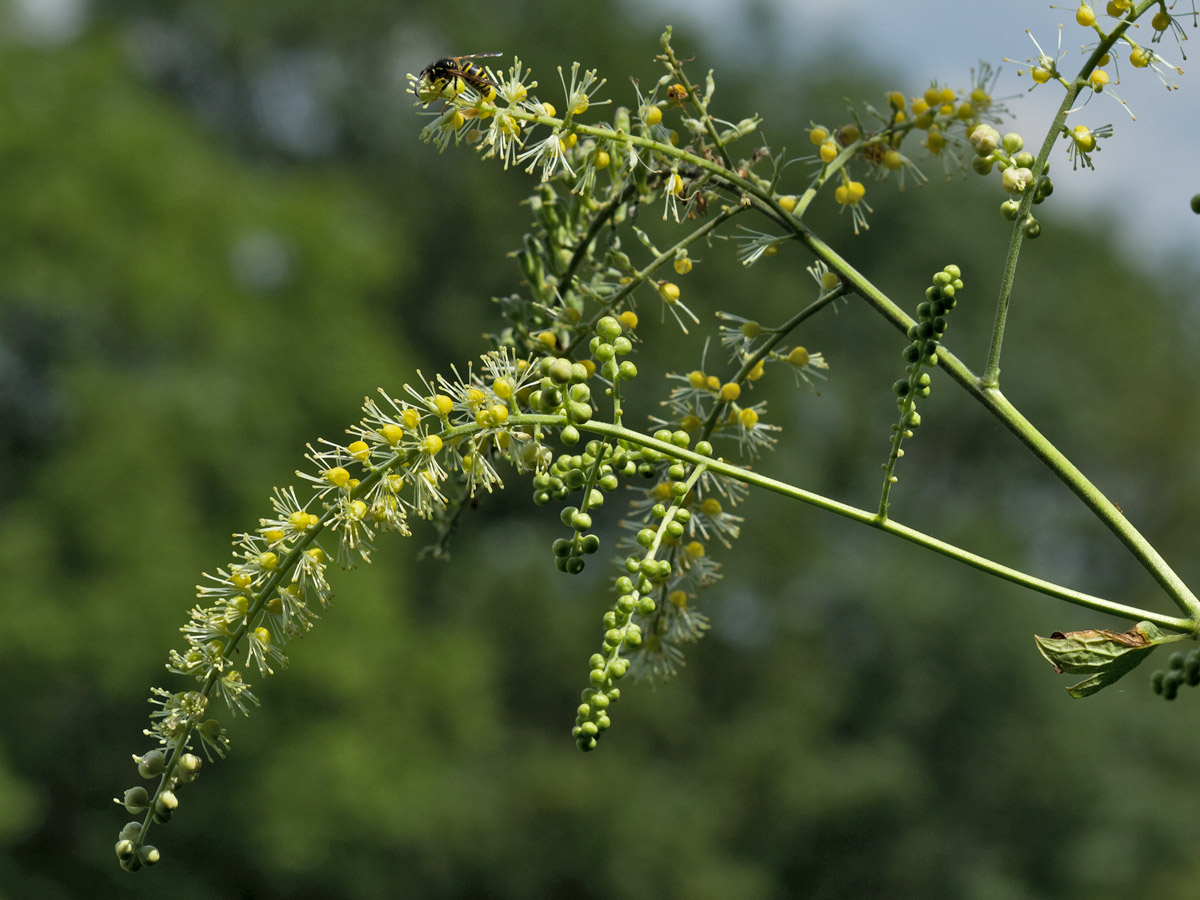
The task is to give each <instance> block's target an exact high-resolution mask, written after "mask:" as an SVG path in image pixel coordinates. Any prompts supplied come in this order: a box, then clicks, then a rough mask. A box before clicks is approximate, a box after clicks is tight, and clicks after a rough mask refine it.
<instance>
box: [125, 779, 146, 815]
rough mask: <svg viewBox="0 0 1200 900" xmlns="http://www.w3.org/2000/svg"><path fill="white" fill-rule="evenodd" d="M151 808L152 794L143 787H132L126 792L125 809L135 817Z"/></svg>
mask: <svg viewBox="0 0 1200 900" xmlns="http://www.w3.org/2000/svg"><path fill="white" fill-rule="evenodd" d="M149 806H150V792H149V791H147V790H146V789H145V788H144V787H142V786H141V785H138V786H137V787H131V788H130V789H129V790H127V791H126V792H125V809H126V811H127V812H131V813H133V814H134V815H137V814H138V813H143V812H145V811H146V810H147V808H149Z"/></svg>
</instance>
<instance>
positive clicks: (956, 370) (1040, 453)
mask: <svg viewBox="0 0 1200 900" xmlns="http://www.w3.org/2000/svg"><path fill="white" fill-rule="evenodd" d="M798 235H799V237H800V239H801V241H802V242H803V243H804V244H805V245H806V246H807V247H808V248H809V249H810V250H812V251H813V252H814V253H815V254H816V255H817V256H818V257H820V258H821V259H823V260H824V261H825V262H826V264H827V265H829V267H830V268H831V269H833V270H835V271H836V272H837V273H838V274H839V275H841V276H842V277H843V278H845V279H846V280H847V281H848V282H849V283H850V284H851V285H853V287H854V290H855V292H856V293H858V294H859V295H860V296H862V297H863V299H864V300H866V301H867V302H868V303H870V304H871V306H873V307H874V308H875V310H876V311H877V312H879V313H881V314H882V315H883V316H884V317H885V318H887V319H888V321H890V322H891V323H892V324H893V325H895V326H896V327H897V328H898V329H899V330H900V331H901V332H905V333H907V331H908V329H909V327H910V326H911V325H913V324H914V321H913V319H912V318H910V317H909V316H908V314H907V313H905V312H904V310H902V309H900V307H898V306H896V304H895V303H893V302H892V301H891V300H890V299H889V298H888V297H887V296H886V295H885V294H883V293H882V292H881V291H880V290H879V289H878V288H876V287H875V286H874V285H873V284H871V282H869V281H868V280H867V279H866V278H865V277H864V276H863V275H862V274H861V273H859V272H858V271H857V270H855V268H854V267H853V266H851V265H850V263H848V262H847V261H846V260H844V259H843V258H842V257H841V256H839V255H838V254H837V253H836V252H835V251H834V250H833V249H832V248H831V247H829V245H827V244H825V243H824V242H823V241H822V240H820V238H818V237H816V236H815V235H813V234H812V233H810V232H809V231H808V230H807V229H803V228H801V229H800V230H799V232H798ZM938 368H940V369H943V370H945V372H946V373H947V374H948V375H949V376H950V377H951V378H953V379H954V380H955V381H957V382H958V383H959V385H960V386H961V387H963V388H965V389H966V391H967V392H968V393H969V394H971V396H972V397H974V398H975V399H976V400H978V401H979V402H980V403H981V404H983V406H984V408H985V409H987V410H988V411H989V412H990V413H992V415H994V416H995V417H996V418H998V419H999V420H1000V421H1001V422H1003V423H1004V426H1005V427H1006V428H1008V430H1009V431H1011V432H1012V433H1013V434H1014V435H1015V436H1016V437H1017V439H1018V440H1019V441H1021V443H1023V444H1024V445H1025V446H1026V447H1028V448H1029V449H1030V450H1031V451H1032V452H1033V454H1034V456H1036V457H1037V458H1038V459H1040V460H1041V461H1042V462H1043V463H1045V464H1046V466H1047V467H1048V468H1049V469H1050V471H1052V472H1053V473H1054V474H1055V475H1057V476H1058V478H1059V480H1061V481H1062V482H1063V484H1065V485H1066V486H1067V487H1068V488H1070V490H1071V492H1072V493H1074V494H1075V495H1076V496H1077V497H1079V499H1080V500H1082V501H1083V502H1084V505H1086V506H1087V508H1088V509H1090V510H1091V511H1092V512H1093V513H1094V514H1095V515H1096V517H1097V518H1099V519H1100V521H1101V522H1103V523H1104V524H1105V525H1106V526H1107V527H1108V529H1109V530H1110V531H1112V533H1113V534H1115V535H1116V536H1117V538H1118V539H1119V540H1120V541H1121V543H1123V544H1124V545H1125V546H1126V547H1127V548H1128V549H1129V551H1130V552H1131V553H1133V555H1134V557H1135V558H1136V559H1137V560H1138V561H1139V562H1140V563H1141V564H1142V565H1143V566H1144V567H1145V568H1146V570H1147V571H1149V572H1150V574H1151V575H1152V576H1153V577H1154V579H1155V580H1156V581H1157V582H1158V583H1159V584H1160V585H1161V586H1162V587H1163V589H1164V590H1165V591H1166V592H1167V594H1168V595H1170V597H1171V599H1172V600H1174V601H1175V603H1176V605H1178V606H1179V608H1180V609H1181V610H1183V612H1184V613H1186V614H1187V615H1188V616H1189V617H1190V618H1193V619H1195V620H1196V621H1197V622H1200V600H1197V598H1196V596H1195V594H1193V593H1192V591H1191V590H1190V589H1189V588H1188V587H1187V585H1186V584H1184V582H1183V580H1182V579H1181V578H1180V577H1179V576H1178V575H1177V574H1176V573H1175V571H1174V570H1173V569H1172V568H1171V567H1170V566H1169V565H1168V564H1167V562H1166V560H1164V559H1163V558H1162V556H1160V555H1159V553H1158V551H1157V550H1155V549H1154V547H1153V545H1151V543H1150V542H1149V541H1148V540H1146V538H1145V537H1144V536H1143V535H1142V534H1141V533H1140V532H1139V531H1138V530H1137V529H1136V528H1135V527H1134V526H1133V524H1132V523H1131V522H1130V521H1129V520H1128V519H1127V518H1125V514H1124V513H1123V512H1121V510H1119V509H1117V507H1116V505H1115V504H1114V503H1113V502H1112V501H1111V500H1109V499H1108V498H1107V497H1105V496H1104V494H1103V493H1101V491H1100V490H1099V489H1098V488H1097V487H1096V486H1095V485H1094V484H1092V483H1091V482H1090V481H1089V480H1088V479H1087V478H1086V477H1085V476H1084V474H1083V473H1082V472H1081V471H1080V470H1079V469H1078V468H1077V467H1076V466H1075V465H1074V464H1073V463H1072V462H1071V461H1070V460H1069V459H1067V457H1066V456H1064V455H1063V454H1062V452H1060V451H1059V450H1058V448H1057V447H1055V446H1054V445H1053V444H1052V443H1051V442H1050V441H1049V440H1048V439H1047V438H1046V437H1045V436H1044V435H1043V434H1042V433H1041V432H1039V431H1038V430H1037V429H1036V428H1034V427H1033V425H1032V424H1031V423H1030V422H1029V420H1028V419H1026V418H1025V417H1024V416H1023V415H1021V413H1020V411H1019V410H1018V409H1017V408H1016V407H1015V406H1013V405H1012V403H1011V402H1009V400H1008V399H1007V398H1006V397H1005V396H1004V395H1003V394H1002V393H1000V390H999V388H995V387H991V388H989V387H987V386H985V385H984V384H983V383H982V381H981V380H980V379H979V378H978V377H977V376H976V375H975V374H974V373H973V372H972V371H971V370H970V369H969V368H967V366H966V365H965V364H964V363H963V362H962V361H961V360H960V359H958V357H956V356H955V355H954V354H953V353H951V352H950V351H949V350H948V349H946V347H945V346H942V347H940V348H939V349H938Z"/></svg>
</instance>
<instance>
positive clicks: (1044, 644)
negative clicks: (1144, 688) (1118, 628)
mask: <svg viewBox="0 0 1200 900" xmlns="http://www.w3.org/2000/svg"><path fill="white" fill-rule="evenodd" d="M1186 636H1187V635H1182V634H1173V635H1170V636H1168V635H1164V634H1163V633H1162V632H1161V631H1160V630H1159V629H1158V626H1156V625H1155V624H1154V623H1153V622H1138V624H1137V625H1135V626H1134V627H1133V628H1131V629H1130V630H1129V631H1125V632H1121V633H1118V632H1115V631H1100V630H1098V629H1094V628H1090V629H1088V630H1086V631H1071V632H1068V633H1067V634H1063V633H1062V632H1061V631H1056V632H1054V634H1052V635H1050V637H1048V638H1044V637H1039V636H1037V635H1034V638H1033V639H1034V640H1035V641H1036V642H1037V647H1038V650H1039V652H1041V654H1042V656H1044V657H1046V659H1047V660H1049V662H1050V664H1051V665H1052V666H1054V671H1055V672H1058V673H1060V674H1061V673H1063V672H1071V673H1072V674H1086V675H1089V676H1090V677H1089V678H1085V679H1084V680H1083V681H1081V682H1079V683H1078V684H1076V685H1072V686H1071V687H1069V688H1067V693H1068V694H1070V695H1071V696H1072V697H1074V698H1075V699H1079V698H1080V697H1087V696H1089V695H1091V694H1094V693H1096V692H1097V691H1099V690H1101V689H1102V688H1106V687H1108V686H1109V685H1110V684H1112V683H1113V682H1114V681H1117V680H1118V679H1120V678H1121V677H1122V676H1123V675H1125V674H1126V673H1128V672H1129V671H1131V670H1132V669H1134V668H1135V667H1136V666H1137V665H1138V664H1139V663H1140V662H1141V661H1142V660H1144V659H1145V658H1146V657H1147V656H1149V655H1150V653H1151V652H1152V651H1153V650H1154V648H1155V647H1157V646H1158V645H1159V644H1166V643H1170V642H1171V641H1178V640H1182V639H1183V638H1185V637H1186Z"/></svg>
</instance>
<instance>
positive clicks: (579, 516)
mask: <svg viewBox="0 0 1200 900" xmlns="http://www.w3.org/2000/svg"><path fill="white" fill-rule="evenodd" d="M571 527H572V528H574V529H575V530H576V531H588V530H590V529H591V527H592V517H591V516H589V515H588V514H587V513H585V512H580V513H576V514H575V515H573V516H572V517H571Z"/></svg>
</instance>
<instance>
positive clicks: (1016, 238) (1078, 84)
mask: <svg viewBox="0 0 1200 900" xmlns="http://www.w3.org/2000/svg"><path fill="white" fill-rule="evenodd" d="M1158 3H1159V0H1143V2H1142V4H1141V5H1140V6H1139V7H1138V8H1137V9H1136V10H1135V11H1134V13H1133V15H1132V16H1130V17H1129V18H1128V19H1126V20H1123V21H1122V22H1121V23H1120V24H1118V25H1117V26H1116V27H1115V28H1114V29H1113V30H1112V31H1111V32H1109V34H1108V35H1107V36H1104V37H1102V38H1101V40H1100V43H1099V44H1097V45H1096V48H1095V50H1093V51H1092V54H1091V55H1090V56H1089V57H1088V58H1087V61H1086V62H1085V63H1084V64H1083V67H1082V68H1081V69H1080V70H1079V74H1078V75H1076V76H1075V80H1074V81H1071V82H1067V81H1066V80H1065V79H1062V78H1060V79H1059V82H1060V83H1061V84H1063V85H1064V86H1065V87H1066V93H1065V94H1064V95H1063V99H1062V103H1060V104H1059V107H1058V113H1057V114H1056V115H1055V116H1054V121H1053V122H1052V123H1051V125H1050V130H1049V131H1047V132H1046V137H1045V138H1044V139H1043V141H1042V148H1041V150H1040V151H1038V155H1037V160H1036V161H1035V162H1034V164H1033V168H1032V169H1031V170H1030V171H1032V172H1033V178H1032V179H1030V182H1029V187H1027V188H1026V189H1025V193H1024V195H1023V196H1022V197H1021V205H1020V207H1019V209H1018V211H1017V217H1016V220H1015V221H1014V222H1013V230H1012V235H1011V236H1010V237H1009V241H1008V255H1007V256H1006V258H1005V260H1004V273H1003V274H1002V275H1001V277H1000V296H999V298H998V299H997V301H996V320H995V323H994V324H993V325H992V342H991V346H990V348H989V349H988V358H987V365H986V366H985V368H984V370H983V379H982V384H983V385H984V387H989V388H994V387H997V386H998V385H999V384H1000V349H1001V347H1002V346H1003V344H1004V329H1005V324H1006V322H1007V320H1008V307H1009V302H1010V301H1011V299H1012V289H1013V283H1014V281H1015V280H1016V274H1017V259H1018V257H1019V256H1020V255H1021V244H1022V243H1023V242H1024V240H1025V219H1026V217H1027V216H1028V215H1029V210H1030V209H1031V208H1032V206H1033V198H1034V195H1035V194H1036V193H1037V183H1038V180H1039V179H1040V178H1041V177H1042V175H1043V174H1044V173H1045V171H1046V165H1047V162H1048V161H1049V159H1050V151H1051V150H1053V149H1054V145H1055V143H1057V141H1058V138H1059V135H1060V134H1062V132H1063V129H1064V128H1065V126H1066V121H1067V115H1068V114H1069V113H1070V112H1071V110H1072V109H1073V108H1074V107H1075V101H1076V100H1077V99H1078V97H1079V93H1080V91H1082V90H1083V89H1084V88H1086V87H1088V76H1089V75H1091V73H1092V71H1093V70H1094V69H1095V68H1096V67H1097V66H1098V65H1100V60H1101V59H1103V58H1104V57H1105V56H1106V55H1107V54H1108V53H1109V51H1110V50H1111V49H1112V47H1113V45H1114V44H1116V43H1117V41H1118V40H1120V38H1121V36H1122V35H1123V34H1124V33H1125V31H1126V30H1127V29H1128V28H1129V25H1130V24H1131V22H1132V20H1133V19H1136V18H1137V17H1138V16H1140V15H1141V14H1142V13H1143V12H1145V11H1146V10H1147V9H1149V8H1150V7H1152V6H1157V5H1158Z"/></svg>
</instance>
